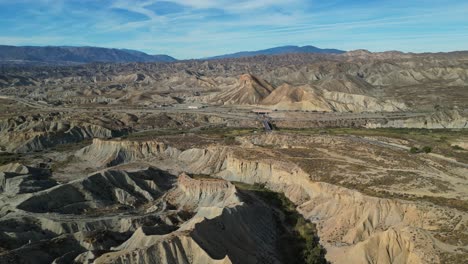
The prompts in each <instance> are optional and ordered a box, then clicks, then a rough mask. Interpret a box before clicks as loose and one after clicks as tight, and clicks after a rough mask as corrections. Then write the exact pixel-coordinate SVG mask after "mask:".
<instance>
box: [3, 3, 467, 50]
mask: <svg viewBox="0 0 468 264" xmlns="http://www.w3.org/2000/svg"><path fill="white" fill-rule="evenodd" d="M0 44H4V45H40V46H43V45H70V46H100V47H110V48H128V49H136V50H141V51H144V52H147V53H150V54H168V55H171V56H174V57H176V58H179V59H187V58H200V57H206V56H212V55H219V54H225V53H232V52H237V51H244V50H257V49H264V48H270V47H274V46H281V45H314V46H318V47H321V48H337V49H344V50H353V49H368V50H371V51H385V50H402V51H407V52H423V51H433V52H434V51H452V50H468V1H460V0H459V1H455V0H444V1H441V0H425V1H422V0H392V1H387V0H375V1H370V0H357V1H340V0H329V1H323V0H322V1H316V0H287V1H282V0H256V1H247V0H238V1H234V0H166V1H158V0H145V1H138V0H133V1H123V0H0Z"/></svg>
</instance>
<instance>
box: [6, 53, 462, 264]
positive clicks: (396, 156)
mask: <svg viewBox="0 0 468 264" xmlns="http://www.w3.org/2000/svg"><path fill="white" fill-rule="evenodd" d="M0 94H1V96H0V149H1V152H0V263H57V264H58V263H454V264H455V263H457V264H458V263H466V262H468V105H467V103H468V52H452V53H402V52H382V53H371V52H368V51H365V50H356V51H350V52H344V53H342V52H339V53H326V54H325V53H323V54H320V53H300V54H299V53H298V54H294V53H288V54H279V55H259V56H251V57H241V58H215V59H209V60H186V61H158V62H140V63H134V62H108V63H85V64H84V63H81V64H76V65H74V64H73V65H71V64H70V63H67V64H64V65H58V64H55V65H54V64H50V63H46V64H44V63H41V64H39V65H37V64H32V63H29V62H27V63H19V64H18V63H15V64H3V65H2V66H0Z"/></svg>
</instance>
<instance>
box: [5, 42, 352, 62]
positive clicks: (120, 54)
mask: <svg viewBox="0 0 468 264" xmlns="http://www.w3.org/2000/svg"><path fill="white" fill-rule="evenodd" d="M344 52H345V51H342V50H337V49H320V48H317V47H314V46H303V47H299V46H282V47H275V48H271V49H265V50H258V51H243V52H238V53H233V54H226V55H219V56H214V57H209V58H204V59H224V58H241V57H251V56H257V55H279V54H288V53H329V54H341V53H344ZM173 61H177V60H176V59H175V58H173V57H171V56H169V55H149V54H146V53H144V52H141V51H136V50H130V49H110V48H100V47H72V46H45V47H39V46H6V45H0V64H49V65H50V64H83V63H91V62H117V63H119V62H121V63H122V62H173Z"/></svg>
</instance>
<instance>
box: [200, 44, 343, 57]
mask: <svg viewBox="0 0 468 264" xmlns="http://www.w3.org/2000/svg"><path fill="white" fill-rule="evenodd" d="M345 52H346V51H344V50H338V49H321V48H317V47H314V46H310V45H309V46H302V47H300V46H281V47H275V48H270V49H264V50H257V51H241V52H236V53H232V54H225V55H219V56H214V57H208V58H206V59H210V60H211V59H228V58H241V57H251V56H258V55H279V54H287V53H322V54H323V53H328V54H342V53H345Z"/></svg>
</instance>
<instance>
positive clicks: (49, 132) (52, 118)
mask: <svg viewBox="0 0 468 264" xmlns="http://www.w3.org/2000/svg"><path fill="white" fill-rule="evenodd" d="M127 132H128V131H127V130H126V129H125V128H122V129H114V128H111V127H106V126H102V125H97V124H93V123H88V122H85V121H80V120H71V121H68V120H61V115H60V114H57V113H51V114H48V115H45V116H43V115H33V116H26V117H24V116H21V117H18V118H10V119H6V120H0V146H2V147H3V149H4V150H6V151H8V152H19V153H26V152H33V151H37V150H43V149H47V148H50V147H54V146H56V145H60V144H67V143H77V142H80V141H83V140H85V139H92V138H108V137H115V136H119V135H124V134H126V133H127Z"/></svg>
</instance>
